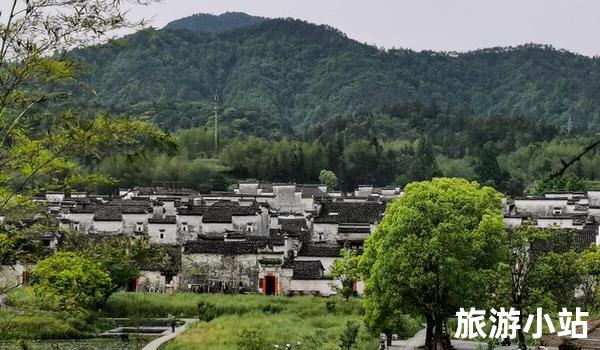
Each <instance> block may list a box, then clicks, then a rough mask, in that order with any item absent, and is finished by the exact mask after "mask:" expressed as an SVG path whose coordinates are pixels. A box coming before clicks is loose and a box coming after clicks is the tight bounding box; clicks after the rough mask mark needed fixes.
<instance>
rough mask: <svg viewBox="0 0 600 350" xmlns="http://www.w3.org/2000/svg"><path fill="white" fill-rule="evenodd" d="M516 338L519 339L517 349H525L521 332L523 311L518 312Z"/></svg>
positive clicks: (523, 335) (525, 344)
mask: <svg viewBox="0 0 600 350" xmlns="http://www.w3.org/2000/svg"><path fill="white" fill-rule="evenodd" d="M517 338H518V339H519V349H523V350H527V343H526V342H525V333H523V313H522V312H520V313H519V329H517Z"/></svg>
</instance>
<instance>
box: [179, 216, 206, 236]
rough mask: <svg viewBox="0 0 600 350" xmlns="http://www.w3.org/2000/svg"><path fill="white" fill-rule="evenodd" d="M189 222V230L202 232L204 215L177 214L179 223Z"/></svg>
mask: <svg viewBox="0 0 600 350" xmlns="http://www.w3.org/2000/svg"><path fill="white" fill-rule="evenodd" d="M183 222H187V224H188V231H189V232H193V233H202V215H177V224H179V225H180V227H181V224H182V223H183Z"/></svg>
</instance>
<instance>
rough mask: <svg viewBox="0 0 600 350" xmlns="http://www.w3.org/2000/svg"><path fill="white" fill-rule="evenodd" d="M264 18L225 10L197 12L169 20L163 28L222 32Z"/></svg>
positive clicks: (254, 22)
mask: <svg viewBox="0 0 600 350" xmlns="http://www.w3.org/2000/svg"><path fill="white" fill-rule="evenodd" d="M264 20H265V18H264V17H257V16H250V15H248V14H245V13H241V12H226V13H223V14H221V15H219V16H215V15H211V14H207V13H198V14H194V15H192V16H189V17H184V18H181V19H178V20H175V21H173V22H170V23H169V24H167V25H166V26H165V27H164V28H163V29H165V30H191V31H196V32H209V33H222V32H226V31H228V30H232V29H236V28H240V27H246V26H249V25H253V24H257V23H260V22H262V21H264Z"/></svg>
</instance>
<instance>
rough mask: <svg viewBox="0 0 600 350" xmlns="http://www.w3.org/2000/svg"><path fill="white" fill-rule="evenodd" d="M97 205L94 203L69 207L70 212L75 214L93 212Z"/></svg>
mask: <svg viewBox="0 0 600 350" xmlns="http://www.w3.org/2000/svg"><path fill="white" fill-rule="evenodd" d="M96 209H97V206H96V205H94V204H90V205H77V206H75V207H72V208H69V212H70V213H75V214H93V213H94V211H96Z"/></svg>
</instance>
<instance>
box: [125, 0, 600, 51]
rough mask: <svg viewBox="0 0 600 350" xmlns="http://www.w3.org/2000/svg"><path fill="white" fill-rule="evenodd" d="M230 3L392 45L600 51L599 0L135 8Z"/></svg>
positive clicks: (167, 1) (204, 0) (196, 0)
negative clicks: (546, 46) (523, 46)
mask: <svg viewBox="0 0 600 350" xmlns="http://www.w3.org/2000/svg"><path fill="white" fill-rule="evenodd" d="M227 11H240V12H246V13H248V14H252V15H257V16H265V17H293V18H298V19H303V20H307V21H309V22H312V23H317V24H328V25H331V26H333V27H336V28H338V29H340V30H341V31H343V32H345V33H346V34H347V35H348V36H349V37H350V38H353V39H355V40H358V41H360V42H364V43H368V44H374V45H376V46H379V47H385V48H392V47H396V48H401V47H402V48H410V49H415V50H436V51H469V50H474V49H478V48H485V47H493V46H514V45H519V44H525V43H538V44H550V45H552V46H554V47H556V48H559V49H567V50H569V51H573V52H578V53H581V54H585V55H588V56H594V55H600V40H598V38H599V37H600V20H598V16H599V15H600V1H598V0H561V1H558V0H496V1H491V0H368V1H367V0H361V1H359V0H344V1H342V0H301V1H300V0H294V1H292V0H163V1H162V2H161V3H159V4H154V5H151V6H149V7H135V8H132V9H131V12H130V15H131V16H132V18H136V19H137V18H147V19H149V20H150V21H151V25H152V26H154V27H157V28H160V27H162V26H164V25H165V24H167V23H168V22H169V21H172V20H174V19H177V18H181V17H185V16H189V15H191V14H193V13H199V12H203V13H213V14H220V13H223V12H227Z"/></svg>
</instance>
